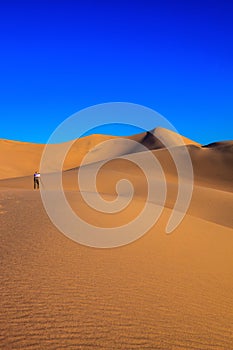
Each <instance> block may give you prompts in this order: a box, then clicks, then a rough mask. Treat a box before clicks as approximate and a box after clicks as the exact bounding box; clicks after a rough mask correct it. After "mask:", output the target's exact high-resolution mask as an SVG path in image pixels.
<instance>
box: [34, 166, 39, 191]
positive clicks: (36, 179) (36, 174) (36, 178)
mask: <svg viewBox="0 0 233 350" xmlns="http://www.w3.org/2000/svg"><path fill="white" fill-rule="evenodd" d="M39 188H40V173H38V171H35V173H34V190H36V189H39Z"/></svg>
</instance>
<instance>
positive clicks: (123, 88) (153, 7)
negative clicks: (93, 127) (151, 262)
mask: <svg viewBox="0 0 233 350" xmlns="http://www.w3.org/2000/svg"><path fill="white" fill-rule="evenodd" d="M232 18H233V2H232V1H231V0H221V1H214V0H212V1H205V0H203V1H199V0H190V1H187V0H183V1H179V0H173V1H166V0H164V1H156V0H155V1H152V0H151V1H148V0H143V1H137V0H135V1H127V0H126V1H122V0H118V1H110V0H109V1H101V0H96V1H89V0H83V1H78V0H77V1H74V0H73V1H71V0H66V1H61V0H57V1H50V0H47V1H45V0H41V1H36V0H35V1H31V0H30V1H24V0H21V1H16V0H15V1H12V0H0V43H1V55H0V116H1V128H0V138H6V139H14V140H22V141H32V142H46V141H47V139H48V138H49V136H50V134H51V133H52V131H53V130H54V129H55V128H56V126H58V124H60V123H61V122H62V121H63V120H64V119H66V118H67V117H68V116H69V115H71V114H73V113H75V112H77V111H78V110H80V109H82V108H85V107H88V106H91V105H94V104H98V103H102V102H112V101H124V102H133V103H137V104H142V105H145V106H147V107H150V108H152V109H155V110H157V111H158V112H159V113H161V114H162V115H164V116H165V117H166V118H167V119H168V120H169V121H170V122H171V123H172V124H173V125H174V126H175V128H176V129H177V130H178V131H179V132H180V133H181V134H184V135H185V136H187V137H190V138H193V139H195V140H197V141H199V142H201V143H209V142H212V141H216V140H227V139H233V21H232ZM155 126H156V125H155ZM110 131H111V130H110Z"/></svg>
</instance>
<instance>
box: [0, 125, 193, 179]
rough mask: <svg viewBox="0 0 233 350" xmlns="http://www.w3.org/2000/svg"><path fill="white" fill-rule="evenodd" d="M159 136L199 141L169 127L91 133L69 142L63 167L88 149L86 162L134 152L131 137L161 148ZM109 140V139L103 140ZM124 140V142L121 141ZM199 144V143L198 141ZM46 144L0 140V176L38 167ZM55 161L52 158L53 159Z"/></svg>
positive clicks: (72, 165)
mask: <svg viewBox="0 0 233 350" xmlns="http://www.w3.org/2000/svg"><path fill="white" fill-rule="evenodd" d="M158 137H159V138H160V139H161V140H163V139H164V140H167V142H168V143H169V142H170V143H171V144H172V145H173V146H175V145H177V146H178V145H180V143H181V140H182V142H184V144H194V145H199V144H198V143H196V142H194V141H192V140H189V139H187V138H185V137H183V136H182V137H180V136H178V135H177V134H175V133H174V132H172V131H170V130H166V129H163V128H156V129H154V130H152V131H150V132H148V133H142V134H138V135H135V136H132V137H124V138H121V142H120V143H119V142H117V141H118V138H117V137H113V136H106V135H91V136H87V137H84V138H80V139H78V140H74V141H70V142H68V143H67V144H68V146H69V147H70V150H69V152H68V154H67V157H66V160H65V164H64V170H67V169H71V168H75V167H77V166H79V165H80V164H81V162H82V159H83V157H84V156H85V155H86V154H87V153H88V152H90V151H91V152H90V153H91V154H90V156H89V162H96V161H99V160H103V159H106V158H108V157H112V158H114V157H116V156H120V155H122V154H128V153H133V152H137V146H135V145H129V143H128V142H127V140H128V139H129V140H134V141H137V142H138V143H140V144H142V145H144V146H145V147H147V148H148V149H158V148H164V145H163V144H162V143H161V141H160V140H159V138H158ZM109 140H111V142H110V143H108V144H107V145H106V144H103V143H104V142H105V141H109ZM124 140H125V142H124ZM199 146H200V145H199ZM44 147H45V145H41V144H33V143H27V142H18V141H9V140H0V157H1V164H0V179H4V178H12V177H20V176H26V175H30V174H31V175H32V174H33V173H34V171H36V170H38V169H39V167H40V159H41V155H42V153H43V150H44ZM51 148H52V149H53V152H54V154H55V155H57V157H59V154H60V153H61V151H62V148H63V145H62V144H57V145H52V146H51ZM54 162H55V160H54ZM48 166H49V167H50V169H53V168H56V165H54V164H49V165H48Z"/></svg>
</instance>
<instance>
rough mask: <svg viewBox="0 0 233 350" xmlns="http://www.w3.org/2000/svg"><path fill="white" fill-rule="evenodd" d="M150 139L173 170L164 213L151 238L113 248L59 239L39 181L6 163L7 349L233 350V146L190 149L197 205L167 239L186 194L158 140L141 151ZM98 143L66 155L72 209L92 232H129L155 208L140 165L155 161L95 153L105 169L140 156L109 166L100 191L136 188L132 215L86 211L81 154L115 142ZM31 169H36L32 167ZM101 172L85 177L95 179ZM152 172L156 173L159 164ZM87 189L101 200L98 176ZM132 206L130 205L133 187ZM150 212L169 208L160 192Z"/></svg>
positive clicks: (3, 337) (0, 184) (0, 322)
mask: <svg viewBox="0 0 233 350" xmlns="http://www.w3.org/2000/svg"><path fill="white" fill-rule="evenodd" d="M159 132H162V134H163V136H164V135H165V137H166V135H168V134H170V132H167V131H166V130H162V131H161V130H160V131H159ZM173 136H174V135H173ZM145 138H146V142H147V147H149V148H150V149H152V154H153V155H154V156H155V157H156V159H158V160H159V162H160V163H161V165H162V167H163V169H164V172H165V176H166V181H167V198H166V203H165V208H164V210H163V212H162V215H161V217H160V218H159V220H158V222H157V223H156V224H155V225H154V226H153V227H152V228H151V229H150V230H149V232H148V233H147V234H145V235H144V236H143V237H142V238H140V239H138V240H136V241H135V242H133V243H131V244H128V245H126V246H123V247H119V248H114V249H95V248H90V247H86V246H83V245H80V244H78V243H75V242H73V241H72V240H70V239H69V238H67V237H66V236H65V235H63V234H62V233H60V232H59V231H58V229H56V227H55V226H54V225H53V224H52V223H51V221H50V219H49V218H48V216H47V214H46V212H45V209H44V207H43V205H42V202H41V197H40V192H39V191H33V190H32V185H33V179H32V176H31V175H30V176H25V175H29V174H25V173H21V174H20V175H21V177H16V176H17V175H16V170H14V166H13V165H12V164H11V162H10V157H9V154H8V157H7V155H6V154H5V157H6V158H5V159H7V162H6V165H5V172H4V171H3V172H2V173H1V177H2V178H4V177H5V175H6V174H7V171H8V174H10V175H9V178H8V179H3V180H0V188H1V191H0V220H1V225H0V242H1V245H0V250H1V252H0V259H1V264H0V270H1V273H0V276H1V283H0V292H1V299H0V329H1V332H0V348H1V349H35V350H37V349H103V350H108V349H109V350H110V349H112V350H117V349H119V350H133V349H138V350H141V349H149V350H157V349H164V350H169V349H172V350H173V349H196V350H199V349H200V350H201V349H203V350H204V349H207V350H208V349H216V350H230V349H233V215H232V212H233V211H232V209H233V186H232V184H233V150H232V142H230V141H229V142H223V143H220V144H219V143H217V144H214V145H210V146H208V147H204V148H203V147H201V146H200V145H198V144H197V143H195V142H193V141H188V142H187V144H188V145H189V146H188V147H187V148H188V152H189V153H190V156H191V159H192V163H193V167H194V180H195V181H194V191H193V197H192V200H191V204H190V207H189V209H188V212H187V215H186V216H185V218H184V220H183V221H182V223H181V224H180V225H179V226H178V227H177V228H176V230H175V231H174V232H173V233H172V234H170V235H168V234H166V233H165V227H166V224H167V222H168V219H169V217H170V215H171V212H172V208H173V206H174V203H175V200H176V196H177V191H178V181H177V171H176V167H175V165H174V163H173V161H172V159H171V156H170V155H169V150H167V149H166V148H164V147H162V145H161V144H160V143H159V142H157V140H156V139H155V137H152V138H151V134H150V135H149V134H144V135H142V134H141V135H136V136H135V137H133V139H134V140H137V141H139V142H141V143H143V142H144V143H145ZM148 138H149V140H148ZM97 139H98V140H97ZM90 140H92V142H93V143H92V146H91V145H90V144H89V145H88V142H86V141H87V140H86V141H85V140H83V141H82V142H83V148H81V146H80V144H79V147H77V145H74V149H73V150H72V149H71V151H70V153H69V154H68V155H67V160H66V162H67V163H66V164H70V165H71V166H70V168H72V169H71V170H67V171H65V172H64V173H63V185H64V189H65V193H66V197H67V200H68V201H69V203H70V205H71V207H72V208H73V210H74V211H75V212H76V214H78V215H79V216H80V217H82V218H83V219H84V220H86V221H88V222H89V223H91V224H95V225H97V226H101V227H114V226H116V225H122V224H126V223H127V222H128V221H130V220H132V219H133V218H135V217H137V215H139V213H140V212H141V210H142V208H143V205H144V203H145V198H146V191H147V183H146V180H145V176H144V175H143V172H142V171H141V170H140V169H139V168H138V167H137V166H136V165H135V164H133V160H140V159H142V158H145V154H144V153H143V152H139V153H135V151H136V150H135V149H133V148H132V149H131V150H130V149H128V148H127V147H128V145H127V143H126V144H125V143H124V142H123V144H122V148H120V149H118V148H117V147H116V144H115V146H112V144H109V145H107V148H106V147H105V146H104V147H103V145H99V146H97V149H98V150H99V151H98V152H96V153H95V157H94V155H92V157H93V158H92V159H93V161H95V162H97V161H98V159H99V160H100V161H101V160H102V159H105V158H111V157H112V154H113V153H114V152H115V153H114V154H117V153H118V154H119V155H120V154H127V153H130V152H132V154H131V156H132V158H131V160H132V161H131V162H129V161H127V160H123V159H115V160H110V161H109V162H108V163H107V164H105V165H103V167H102V169H101V171H100V173H99V174H98V177H97V184H96V185H97V190H98V192H99V193H100V194H101V195H102V196H103V198H104V199H106V200H109V201H111V200H113V199H115V198H116V187H115V186H116V182H117V181H118V180H120V179H122V178H127V179H128V180H130V181H131V183H132V184H133V185H134V189H135V193H134V197H133V200H132V202H131V203H130V204H129V206H128V207H127V208H126V209H125V210H123V211H121V212H120V213H119V214H104V213H102V214H100V213H99V212H97V211H96V210H94V209H90V208H89V207H88V206H87V204H86V203H85V202H84V200H83V199H82V196H81V193H80V192H79V187H78V184H77V175H78V172H79V171H80V168H79V167H78V166H79V164H80V162H81V158H82V155H84V154H85V152H86V151H87V150H90V149H91V148H92V147H93V146H95V145H98V143H99V142H102V140H103V141H106V140H108V137H103V138H102V137H99V136H97V137H96V139H95V138H94V137H91V138H89V142H90ZM93 140H94V141H93ZM113 141H114V142H115V138H114V139H113ZM87 145H88V146H87ZM30 146H31V145H30ZM4 147H5V146H4ZM37 147H39V146H37ZM75 147H77V149H76V152H75ZM5 150H6V148H4V151H5ZM40 151H41V150H40ZM77 151H78V152H79V154H78V155H77V154H76V153H77ZM108 151H109V154H108ZM5 152H6V151H5ZM11 152H12V153H11V154H13V155H14V152H13V151H12V150H11ZM24 152H27V147H25V150H24ZM148 152H149V151H148ZM176 152H178V154H180V155H181V157H182V155H183V152H184V150H183V146H180V145H179V144H178V145H177V147H176ZM93 154H94V153H93ZM14 157H15V156H14ZM36 157H39V151H38V155H36V156H35V158H36ZM98 157H99V158H98ZM36 159H37V158H36ZM21 161H22V162H24V159H21ZM35 161H38V162H39V158H38V159H37V160H35ZM25 162H26V163H27V167H28V170H27V171H30V162H31V159H29V160H25ZM4 164H5V163H4V162H3V163H2V164H1V167H2V168H1V169H4ZM34 165H36V164H35V163H33V164H32V171H31V173H33V172H34V170H36V169H34V168H35V166H34ZM95 166H96V163H93V164H88V165H86V166H85V167H83V168H82V169H83V170H84V171H85V172H86V174H87V175H88V174H90V173H91V172H92V171H93V168H94V167H95ZM146 166H147V167H148V168H150V164H149V163H148V164H146ZM9 168H11V170H9ZM16 168H17V174H18V173H19V171H20V170H19V168H18V167H16ZM68 168H69V167H68V166H67V169H68ZM7 169H8V170H7ZM156 175H158V174H156V173H155V176H154V181H155V182H156V181H158V179H157V176H156ZM85 185H86V188H85V191H89V192H90V194H91V193H92V194H94V193H95V188H94V186H93V184H91V183H89V182H88V177H87V183H86V184H85ZM158 186H160V183H159V182H158ZM122 196H123V197H124V196H127V189H126V191H125V193H122ZM150 205H151V207H152V209H153V208H155V206H158V205H160V203H159V202H158V199H157V198H156V193H155V198H154V200H152V201H151V203H150Z"/></svg>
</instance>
